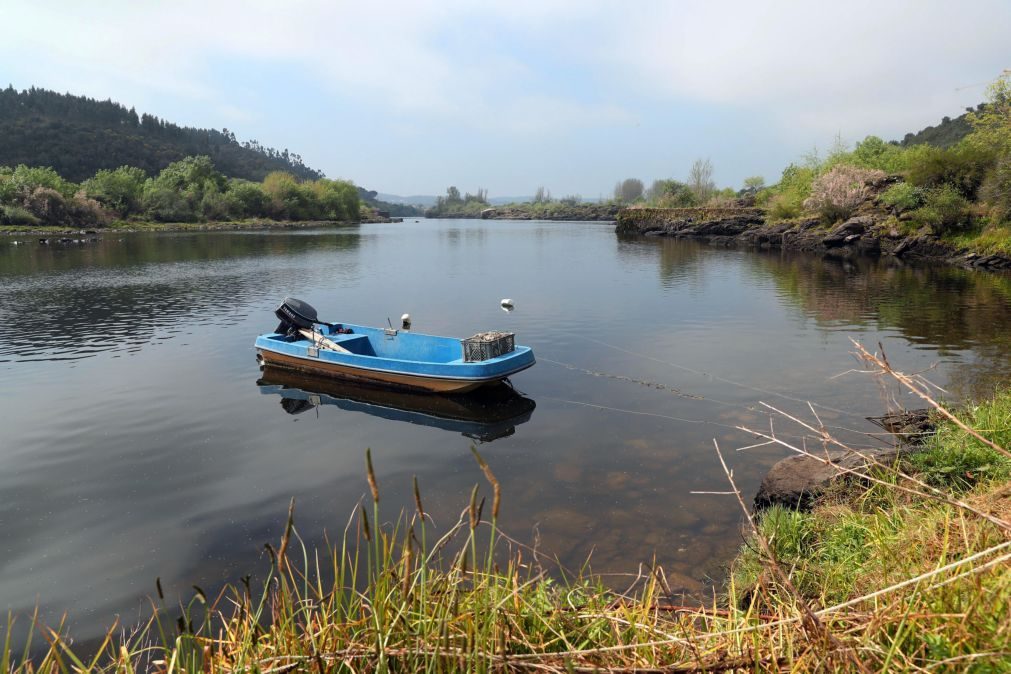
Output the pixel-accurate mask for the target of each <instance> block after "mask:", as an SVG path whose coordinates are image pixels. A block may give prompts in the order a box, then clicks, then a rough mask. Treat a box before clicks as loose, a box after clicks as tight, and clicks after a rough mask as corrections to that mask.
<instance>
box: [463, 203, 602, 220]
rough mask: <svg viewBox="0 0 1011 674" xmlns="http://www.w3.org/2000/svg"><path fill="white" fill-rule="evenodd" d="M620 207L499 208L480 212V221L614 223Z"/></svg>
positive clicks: (552, 206)
mask: <svg viewBox="0 0 1011 674" xmlns="http://www.w3.org/2000/svg"><path fill="white" fill-rule="evenodd" d="M620 211H621V207H620V206H617V205H615V204H577V205H574V206H557V205H555V204H552V205H551V207H550V208H545V209H543V210H542V209H536V208H531V207H530V206H499V207H492V208H486V209H485V210H483V211H481V219H482V220H559V221H570V222H614V221H615V220H616V219H617V217H618V213H619V212H620Z"/></svg>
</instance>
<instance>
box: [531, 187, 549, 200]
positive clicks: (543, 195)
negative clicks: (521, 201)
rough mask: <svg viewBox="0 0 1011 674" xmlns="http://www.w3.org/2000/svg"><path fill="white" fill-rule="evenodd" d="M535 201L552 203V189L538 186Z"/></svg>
mask: <svg viewBox="0 0 1011 674" xmlns="http://www.w3.org/2000/svg"><path fill="white" fill-rule="evenodd" d="M534 203H535V204H547V203H551V190H549V189H547V188H545V187H538V188H537V192H535V193H534Z"/></svg>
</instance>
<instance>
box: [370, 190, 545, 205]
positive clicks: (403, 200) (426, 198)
mask: <svg viewBox="0 0 1011 674" xmlns="http://www.w3.org/2000/svg"><path fill="white" fill-rule="evenodd" d="M378 198H379V199H382V200H383V201H385V202H388V203H392V204H410V205H412V206H419V207H421V208H431V207H432V206H435V201H436V199H438V197H437V196H435V195H434V194H415V195H413V196H409V197H402V196H400V195H398V194H385V193H383V192H379V193H378ZM533 200H534V198H533V197H532V196H528V197H488V203H489V204H490V205H492V206H504V205H506V204H524V203H529V202H531V201H533Z"/></svg>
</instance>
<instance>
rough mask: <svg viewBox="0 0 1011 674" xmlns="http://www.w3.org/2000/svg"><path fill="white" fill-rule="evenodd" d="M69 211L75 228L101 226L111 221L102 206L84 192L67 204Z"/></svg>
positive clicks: (80, 192) (71, 222) (76, 195)
mask: <svg viewBox="0 0 1011 674" xmlns="http://www.w3.org/2000/svg"><path fill="white" fill-rule="evenodd" d="M67 210H68V211H69V216H70V224H73V225H75V226H88V225H101V224H105V222H107V221H108V219H109V214H108V213H106V211H105V209H104V208H102V204H100V203H98V201H96V200H95V199H91V198H89V197H88V195H87V194H85V193H84V190H81V191H79V192H78V193H77V194H75V195H74V198H73V199H71V200H70V201H68V202H67Z"/></svg>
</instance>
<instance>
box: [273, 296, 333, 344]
mask: <svg viewBox="0 0 1011 674" xmlns="http://www.w3.org/2000/svg"><path fill="white" fill-rule="evenodd" d="M274 315H275V316H277V317H278V318H280V319H281V323H280V325H278V326H277V330H275V332H276V333H278V334H279V335H287V334H289V333H291V332H295V331H298V330H311V329H312V327H313V326H314V325H317V324H322V325H329V323H323V322H322V321H320V320H319V317H318V316H317V315H316V309H315V308H313V307H312V306H310V305H309V303H308V302H303V301H302V300H296V299H295V298H294V297H285V298H284V302H281V306H279V307H278V308H277V309H276V310H275V311H274Z"/></svg>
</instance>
